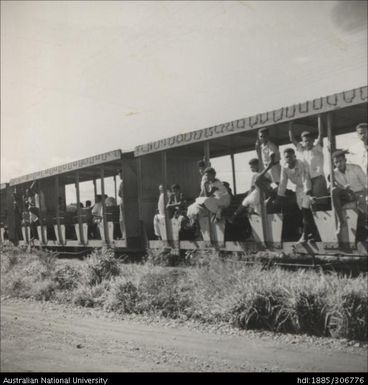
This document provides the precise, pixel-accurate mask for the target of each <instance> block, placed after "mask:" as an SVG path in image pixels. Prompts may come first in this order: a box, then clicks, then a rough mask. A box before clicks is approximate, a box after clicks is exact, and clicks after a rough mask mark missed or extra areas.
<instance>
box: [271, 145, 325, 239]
mask: <svg viewBox="0 0 368 385" xmlns="http://www.w3.org/2000/svg"><path fill="white" fill-rule="evenodd" d="M284 160H285V164H284V165H282V167H281V178H280V185H279V188H278V199H279V200H280V203H281V204H282V205H285V204H286V202H285V192H286V186H287V183H288V181H289V180H290V182H292V183H293V184H295V186H296V189H295V194H296V201H297V204H298V207H299V209H300V210H301V212H302V216H303V234H302V236H301V238H300V239H299V241H298V243H304V242H306V241H308V239H309V238H311V239H316V238H318V231H317V228H316V225H315V223H314V220H313V215H312V212H311V210H310V204H311V201H312V198H311V196H310V195H311V191H312V185H311V180H310V175H309V173H308V170H307V167H306V165H305V164H304V163H303V162H302V161H301V160H299V159H297V158H296V156H295V151H294V150H293V149H292V148H287V149H285V150H284Z"/></svg>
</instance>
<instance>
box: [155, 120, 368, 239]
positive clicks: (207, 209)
mask: <svg viewBox="0 0 368 385" xmlns="http://www.w3.org/2000/svg"><path fill="white" fill-rule="evenodd" d="M356 135H357V138H356V141H355V143H354V145H353V146H351V147H350V148H347V149H336V150H335V151H334V152H333V153H332V165H333V173H332V175H327V178H326V175H325V172H324V168H325V167H324V166H325V163H324V155H323V132H322V128H321V126H319V129H318V137H317V138H316V139H314V138H313V134H312V133H311V132H310V131H303V132H302V133H301V141H300V142H299V141H297V140H296V138H295V134H294V128H293V125H292V123H290V125H289V138H290V141H291V143H292V144H293V145H294V147H288V148H286V149H285V150H284V151H283V153H282V156H281V154H280V151H279V147H278V146H277V145H276V144H275V143H274V142H273V141H272V140H271V138H270V134H269V130H268V128H262V129H260V130H259V131H258V139H257V141H256V145H255V149H256V153H257V158H253V159H251V160H250V161H249V166H250V170H251V172H252V179H251V188H250V190H249V191H248V192H247V194H246V197H245V198H244V200H243V201H242V203H241V205H240V206H239V207H238V208H237V209H236V210H235V212H233V213H232V215H231V216H230V217H228V218H227V220H228V223H230V224H233V223H235V222H236V221H237V218H238V217H239V215H240V214H242V213H247V214H248V215H251V214H258V215H260V208H261V206H260V205H261V196H262V195H263V198H264V200H265V207H266V210H267V212H270V211H271V212H272V211H273V212H275V211H276V212H277V210H279V212H284V210H285V209H286V208H287V206H288V204H289V202H288V201H289V199H287V198H286V196H287V193H288V190H287V186H288V183H289V182H290V183H291V184H292V185H294V187H295V198H296V204H297V207H298V209H299V210H300V212H301V215H302V226H303V231H302V235H301V238H300V240H299V242H300V243H305V242H307V241H308V240H316V239H318V230H317V228H316V225H315V223H314V219H313V214H312V209H313V208H314V207H315V205H316V204H318V203H319V202H323V201H328V199H330V197H331V199H332V204H333V206H334V209H335V212H336V217H337V228H336V234H337V236H338V239H341V234H342V231H343V230H344V228H346V226H347V221H346V218H345V215H344V212H343V207H344V205H345V204H347V203H354V206H355V207H356V209H357V210H358V212H359V225H360V227H363V228H365V231H366V230H367V225H366V223H367V222H366V219H367V218H366V208H367V136H368V135H367V123H360V124H358V125H357V126H356ZM198 170H199V173H200V175H201V184H200V194H199V196H198V197H197V198H196V200H195V202H193V203H192V204H190V205H189V204H187V202H186V201H185V199H184V197H183V194H182V193H181V192H180V187H179V186H178V185H176V184H175V185H173V186H171V190H170V191H168V192H166V199H165V189H164V186H162V185H160V186H159V190H160V198H159V201H158V211H157V214H156V215H155V217H154V231H155V235H156V236H157V237H158V238H159V239H160V238H161V235H162V234H160V226H159V223H160V221H162V220H163V219H164V218H165V215H166V213H167V212H168V213H169V217H170V218H171V217H172V216H173V215H180V216H181V217H182V218H186V219H187V220H188V221H189V223H190V224H191V225H195V223H197V221H198V219H199V218H200V216H202V215H203V216H204V215H208V214H209V215H210V217H211V219H212V220H214V221H219V220H221V219H222V218H223V212H224V209H226V208H228V207H229V206H230V204H231V198H232V193H231V190H230V188H229V184H228V183H226V182H222V181H220V180H219V179H217V178H216V171H215V169H214V168H212V167H210V165H209V164H206V162H205V161H203V160H201V161H199V162H198ZM327 182H329V183H330V184H332V186H331V187H330V188H328V186H327ZM165 201H166V202H167V203H166V207H165ZM173 213H174V214H173ZM175 213H176V214H175ZM183 220H184V219H183ZM359 225H358V226H359ZM365 236H366V235H365Z"/></svg>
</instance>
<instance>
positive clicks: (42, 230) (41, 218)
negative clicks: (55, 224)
mask: <svg viewBox="0 0 368 385" xmlns="http://www.w3.org/2000/svg"><path fill="white" fill-rule="evenodd" d="M37 184H38V199H39V206H40V207H39V210H40V213H39V214H40V217H39V220H40V227H41V241H42V244H46V239H45V234H44V226H45V225H44V222H43V217H42V216H43V213H44V207H43V202H42V198H41V193H42V195H43V192H42V184H41V181H38V182H37ZM46 229H47V228H46ZM46 231H47V230H46Z"/></svg>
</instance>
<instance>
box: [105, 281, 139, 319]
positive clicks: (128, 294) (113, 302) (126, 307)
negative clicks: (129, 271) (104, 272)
mask: <svg viewBox="0 0 368 385" xmlns="http://www.w3.org/2000/svg"><path fill="white" fill-rule="evenodd" d="M137 300H138V290H137V288H136V287H135V286H134V284H133V283H132V282H131V281H126V280H125V279H123V278H120V279H119V280H116V281H115V282H114V283H113V284H112V285H111V289H110V292H109V296H108V298H107V300H106V303H105V306H104V307H105V309H106V310H109V311H116V312H118V313H134V312H135V311H136V304H137Z"/></svg>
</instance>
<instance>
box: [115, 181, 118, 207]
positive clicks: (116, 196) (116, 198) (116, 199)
mask: <svg viewBox="0 0 368 385" xmlns="http://www.w3.org/2000/svg"><path fill="white" fill-rule="evenodd" d="M114 193H115V201H116V202H117V201H118V192H117V188H116V175H114Z"/></svg>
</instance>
